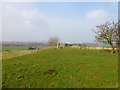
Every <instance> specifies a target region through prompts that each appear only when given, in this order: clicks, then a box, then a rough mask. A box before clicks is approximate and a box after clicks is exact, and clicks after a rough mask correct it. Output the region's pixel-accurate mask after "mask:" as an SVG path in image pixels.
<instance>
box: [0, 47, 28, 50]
mask: <svg viewBox="0 0 120 90" xmlns="http://www.w3.org/2000/svg"><path fill="white" fill-rule="evenodd" d="M28 48H29V47H26V46H8V47H2V48H0V50H27V49H28Z"/></svg>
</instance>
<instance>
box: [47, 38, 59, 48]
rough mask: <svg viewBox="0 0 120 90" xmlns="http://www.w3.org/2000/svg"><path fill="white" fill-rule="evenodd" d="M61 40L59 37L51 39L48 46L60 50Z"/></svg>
mask: <svg viewBox="0 0 120 90" xmlns="http://www.w3.org/2000/svg"><path fill="white" fill-rule="evenodd" d="M59 42H60V39H59V38H58V37H50V38H49V40H48V46H56V47H57V48H58V44H59Z"/></svg>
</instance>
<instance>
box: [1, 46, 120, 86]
mask: <svg viewBox="0 0 120 90" xmlns="http://www.w3.org/2000/svg"><path fill="white" fill-rule="evenodd" d="M2 65H3V67H2V75H3V77H2V80H3V82H2V85H3V88H4V87H7V88H8V87H9V88H13V87H14V88H117V87H118V56H117V54H111V53H107V52H104V51H102V50H87V49H77V48H64V49H58V50H57V49H46V50H40V51H37V52H35V53H32V54H29V55H23V56H19V57H14V58H10V59H5V60H3V64H2Z"/></svg>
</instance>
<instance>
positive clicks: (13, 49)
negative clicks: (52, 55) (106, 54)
mask: <svg viewBox="0 0 120 90" xmlns="http://www.w3.org/2000/svg"><path fill="white" fill-rule="evenodd" d="M42 48H44V47H42V46H41V47H40V49H42ZM28 49H29V47H25V46H9V47H2V48H0V51H1V50H2V54H0V57H2V59H7V58H12V57H17V56H22V55H26V54H30V53H33V52H36V50H28Z"/></svg>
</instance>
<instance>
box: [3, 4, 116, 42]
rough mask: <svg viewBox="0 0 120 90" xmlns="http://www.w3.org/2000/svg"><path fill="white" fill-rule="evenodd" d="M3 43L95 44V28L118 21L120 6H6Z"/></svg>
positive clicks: (4, 5)
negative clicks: (54, 39)
mask: <svg viewBox="0 0 120 90" xmlns="http://www.w3.org/2000/svg"><path fill="white" fill-rule="evenodd" d="M2 11H3V14H2V15H3V17H2V25H3V32H2V33H3V34H2V35H3V38H2V39H3V41H33V42H34V41H38V42H43V41H47V40H48V38H49V37H53V36H57V37H59V38H60V40H61V41H62V42H80V43H87V42H94V41H95V34H94V32H93V31H92V29H94V28H95V25H99V24H102V23H105V22H106V21H113V20H114V21H117V19H118V3H117V2H111V3H110V2H106V3H105V2H56V3H55V2H44V3H42V2H34V3H31V2H26V3H25V2H21V3H20V2H18V3H14V2H8V3H3V8H2Z"/></svg>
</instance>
